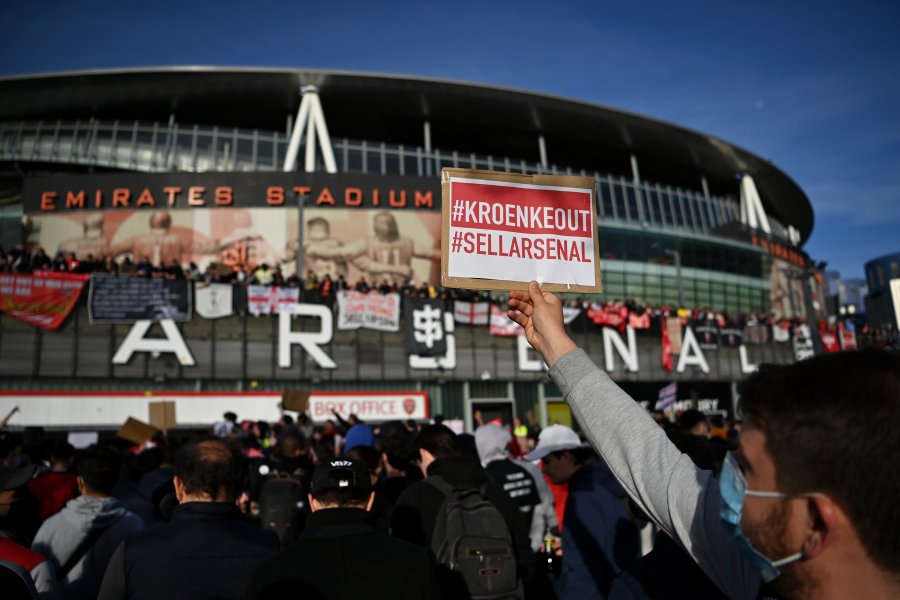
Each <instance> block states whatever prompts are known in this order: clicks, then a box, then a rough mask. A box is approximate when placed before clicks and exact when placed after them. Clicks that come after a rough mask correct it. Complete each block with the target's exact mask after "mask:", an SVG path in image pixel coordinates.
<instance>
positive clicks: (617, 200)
mask: <svg viewBox="0 0 900 600" xmlns="http://www.w3.org/2000/svg"><path fill="white" fill-rule="evenodd" d="M612 190H613V201H614V206H615V209H616V219H618V220H619V221H624V220H626V219H627V218H628V213H627V211H626V210H625V191H624V190H623V189H622V184H621V183H613V184H612Z"/></svg>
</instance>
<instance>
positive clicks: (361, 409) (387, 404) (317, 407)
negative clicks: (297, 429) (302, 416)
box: [309, 392, 428, 423]
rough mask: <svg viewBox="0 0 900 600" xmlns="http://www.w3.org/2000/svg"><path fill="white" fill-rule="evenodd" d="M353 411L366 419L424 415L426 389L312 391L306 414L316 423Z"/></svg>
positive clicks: (421, 417)
mask: <svg viewBox="0 0 900 600" xmlns="http://www.w3.org/2000/svg"><path fill="white" fill-rule="evenodd" d="M332 411H334V412H337V413H338V414H339V415H341V416H342V417H344V418H347V417H348V416H349V415H351V414H354V415H356V416H357V417H359V418H360V419H361V420H363V421H366V422H379V421H394V420H397V419H400V420H404V421H405V420H406V419H416V420H422V419H427V418H428V392H312V393H311V394H310V395H309V414H310V416H312V419H313V421H314V422H316V423H322V422H324V421H327V420H328V419H334V413H333V412H332Z"/></svg>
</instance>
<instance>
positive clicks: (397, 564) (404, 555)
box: [250, 508, 439, 600]
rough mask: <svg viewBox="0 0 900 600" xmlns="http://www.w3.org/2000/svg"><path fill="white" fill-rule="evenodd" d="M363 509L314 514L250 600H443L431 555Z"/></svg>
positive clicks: (267, 568) (261, 576)
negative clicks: (382, 527)
mask: <svg viewBox="0 0 900 600" xmlns="http://www.w3.org/2000/svg"><path fill="white" fill-rule="evenodd" d="M366 517H367V513H366V511H364V510H362V509H359V508H329V509H323V510H319V511H316V512H314V513H313V514H311V515H310V516H309V518H308V519H307V520H306V529H305V530H304V531H303V535H301V536H300V539H299V540H297V542H296V543H295V544H294V545H293V546H291V547H289V548H287V549H286V550H285V551H283V552H282V553H281V554H279V555H278V556H276V557H275V558H273V559H271V560H269V561H268V562H266V563H265V564H264V565H263V566H262V567H260V569H259V570H258V571H257V572H256V574H255V575H254V577H253V583H252V587H251V590H250V597H251V598H272V599H277V600H280V599H282V598H285V599H287V598H302V599H303V600H332V599H334V600H344V599H346V600H350V599H354V600H355V599H357V598H367V599H371V598H376V599H377V598H384V599H385V600H403V599H410V600H413V599H416V600H418V599H423V600H425V599H427V600H432V599H435V598H438V597H439V591H438V588H437V583H436V580H435V576H434V568H433V566H432V563H431V559H430V558H429V556H428V553H427V552H426V551H424V550H423V549H421V548H417V547H415V546H413V545H411V544H407V543H406V542H403V541H400V540H397V539H394V538H392V537H391V536H389V535H387V534H385V533H382V532H380V531H376V530H375V529H373V528H372V527H371V525H369V524H368V523H367V522H366Z"/></svg>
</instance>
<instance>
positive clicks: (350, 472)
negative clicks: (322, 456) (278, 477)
mask: <svg viewBox="0 0 900 600" xmlns="http://www.w3.org/2000/svg"><path fill="white" fill-rule="evenodd" d="M326 490H348V491H352V492H353V493H354V495H366V494H368V493H369V492H371V491H372V482H371V480H370V479H369V470H368V469H367V468H366V467H365V465H363V464H362V463H361V462H359V461H358V460H353V459H352V458H347V457H346V456H343V457H341V458H335V459H333V460H328V461H325V462H323V463H322V464H320V465H319V466H318V467H316V470H315V471H313V476H312V484H311V485H310V491H311V492H312V495H313V497H315V496H316V494H319V493H321V492H324V491H326Z"/></svg>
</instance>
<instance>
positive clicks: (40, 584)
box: [31, 560, 59, 600]
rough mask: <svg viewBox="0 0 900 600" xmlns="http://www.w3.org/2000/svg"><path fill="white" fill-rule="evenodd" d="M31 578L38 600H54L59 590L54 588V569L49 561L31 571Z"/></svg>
mask: <svg viewBox="0 0 900 600" xmlns="http://www.w3.org/2000/svg"><path fill="white" fill-rule="evenodd" d="M31 578H32V579H33V580H34V587H35V589H36V590H37V593H38V598H40V600H56V599H57V598H58V597H59V590H58V588H57V586H56V568H55V567H54V566H53V563H52V562H51V561H49V560H45V561H42V562H40V563H38V564H37V566H36V567H35V568H33V569H32V570H31Z"/></svg>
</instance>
